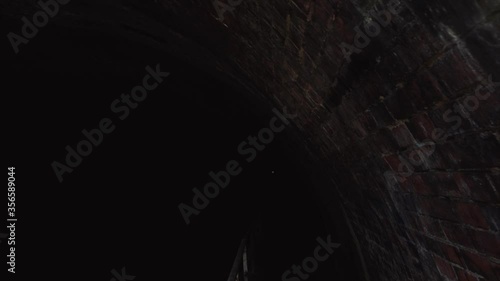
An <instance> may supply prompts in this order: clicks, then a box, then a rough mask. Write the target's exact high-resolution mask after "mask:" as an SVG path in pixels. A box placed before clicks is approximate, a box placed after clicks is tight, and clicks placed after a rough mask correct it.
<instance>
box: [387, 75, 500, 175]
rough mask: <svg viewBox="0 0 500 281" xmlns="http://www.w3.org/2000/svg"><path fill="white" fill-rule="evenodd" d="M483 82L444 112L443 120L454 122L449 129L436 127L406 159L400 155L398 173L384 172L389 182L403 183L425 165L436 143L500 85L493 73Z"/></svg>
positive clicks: (456, 129)
mask: <svg viewBox="0 0 500 281" xmlns="http://www.w3.org/2000/svg"><path fill="white" fill-rule="evenodd" d="M481 80H482V84H480V85H478V86H477V87H476V89H475V91H474V94H471V95H468V96H467V97H465V98H464V99H463V102H461V103H459V102H455V103H454V104H453V109H448V110H446V111H445V112H444V113H443V116H442V118H443V120H444V121H445V122H446V123H453V125H452V126H451V127H450V128H449V130H448V131H446V130H444V129H441V128H435V129H434V130H433V131H432V132H431V134H430V135H431V139H425V140H424V141H422V144H421V145H420V146H419V147H418V148H417V149H415V150H413V151H412V152H411V153H409V155H408V159H405V158H404V157H402V156H401V155H399V161H400V163H399V165H398V168H397V173H396V172H395V171H393V170H388V171H386V172H385V173H384V177H385V179H386V181H387V182H388V183H395V182H396V181H397V182H399V183H403V182H405V181H406V178H407V177H410V176H411V175H413V173H414V172H415V167H418V166H421V165H423V164H424V163H425V162H426V160H427V159H428V158H429V157H430V156H431V155H432V154H433V153H434V152H435V149H436V143H438V144H444V143H445V142H446V140H447V139H448V138H449V137H451V136H453V135H454V133H456V132H457V131H458V130H459V128H460V127H461V126H462V124H463V119H467V118H469V117H470V114H471V113H472V112H474V111H476V110H477V109H479V106H480V102H481V101H485V100H487V99H488V98H489V97H491V95H492V94H493V93H494V92H495V88H498V87H500V83H499V82H493V77H492V75H489V76H488V81H486V82H485V79H484V78H483V79H481Z"/></svg>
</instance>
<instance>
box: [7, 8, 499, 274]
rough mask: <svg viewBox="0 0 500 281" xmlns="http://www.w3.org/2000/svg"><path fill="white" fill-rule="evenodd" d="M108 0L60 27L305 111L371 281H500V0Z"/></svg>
mask: <svg viewBox="0 0 500 281" xmlns="http://www.w3.org/2000/svg"><path fill="white" fill-rule="evenodd" d="M28 2H30V1H24V2H23V1H19V2H16V3H11V4H5V6H6V8H8V9H11V11H12V12H11V14H10V16H11V17H12V18H18V17H19V16H20V15H21V14H20V12H18V11H21V10H23V11H25V12H26V13H27V14H31V13H29V12H28V11H29V9H30V7H31V6H29V4H26V5H27V6H23V5H24V3H28ZM97 2H98V1H88V2H87V3H85V4H82V3H74V5H73V6H71V5H68V6H67V8H66V9H65V11H64V12H62V13H61V14H60V15H58V17H59V18H58V19H57V20H55V21H54V22H53V24H54V25H61V26H71V27H75V28H86V29H107V30H113V31H114V32H117V33H123V34H126V35H127V36H128V37H129V38H134V39H135V40H138V41H141V42H143V43H145V44H148V45H151V46H153V47H154V48H159V49H162V48H166V49H168V50H169V51H170V52H172V53H174V54H178V55H179V56H183V57H185V58H186V59H187V60H189V61H191V62H193V63H198V62H204V64H203V65H201V66H200V67H203V68H206V69H209V70H211V71H213V72H215V73H219V74H220V75H221V76H229V77H230V78H232V79H233V80H235V81H238V82H239V83H240V84H242V85H245V86H246V87H247V89H248V90H249V91H250V92H252V93H253V94H254V95H256V96H258V98H259V99H262V100H264V101H266V102H267V103H269V104H270V105H271V106H275V107H279V108H283V107H287V108H288V109H289V110H290V111H291V112H294V113H296V114H297V115H298V117H297V118H296V119H294V121H295V123H294V134H295V138H293V139H291V140H290V143H291V146H292V147H300V148H301V151H304V154H303V155H302V156H301V157H304V159H305V163H307V164H304V167H305V168H306V169H307V170H308V171H309V175H310V176H311V177H314V178H315V179H317V180H316V182H315V184H314V188H315V189H316V192H317V194H318V198H320V199H321V202H322V204H323V210H324V212H325V214H327V215H329V216H330V217H331V218H332V222H331V223H332V224H335V222H334V218H336V219H346V221H347V222H348V229H349V233H350V235H351V236H352V239H353V241H354V244H355V245H357V251H358V253H359V254H360V256H361V257H362V258H361V264H362V267H363V268H364V276H365V278H366V279H367V280H500V236H499V231H500V208H499V204H500V167H499V166H500V144H499V141H500V132H499V125H500V124H499V120H500V118H499V117H500V114H499V111H500V110H499V109H500V108H499V106H500V104H499V102H500V98H499V93H500V89H499V87H498V86H499V84H498V83H497V82H496V81H500V76H499V75H498V73H499V70H500V55H499V54H500V13H499V12H500V1H495V0H481V1H479V0H478V1H445V0H443V1H430V0H423V1H410V0H402V1H401V3H399V2H397V1H393V2H391V1H356V0H353V1H335V0H331V1H327V0H316V1H301V0H296V1H285V0H283V1H282V0H276V1H260V2H259V1H250V0H243V1H232V2H231V3H233V4H234V7H233V8H232V11H226V12H224V15H223V16H224V19H223V20H221V19H220V18H219V15H220V11H219V13H218V12H217V10H216V9H215V7H214V3H211V2H210V1H201V0H199V1H194V0H193V1H186V0H168V1H167V0H163V1H151V2H147V3H145V2H140V1H125V0H123V1H118V0H117V1H107V2H105V4H103V3H97ZM236 2H238V3H236ZM222 3H226V2H222ZM93 5H99V7H100V9H94V6H93ZM103 7H104V8H103ZM106 7H107V8H106ZM226 8H227V7H226ZM33 9H34V8H33ZM86 9H87V10H88V11H91V12H89V13H85V12H84V11H85V10H86ZM111 10H113V12H109V11H111ZM33 11H35V10H33ZM107 12H109V17H108V18H109V19H108V20H103V17H99V14H106V13H107ZM388 15H389V16H388ZM384 16H385V17H384ZM371 18H372V19H376V20H379V24H377V25H373V24H371V25H370V19H371ZM377 18H378V19H377ZM384 25H385V26H384ZM367 29H368V30H367ZM367 33H371V34H372V35H373V36H372V37H370V36H369V35H368V34H367ZM170 40H176V42H178V44H177V45H175V46H172V45H168V44H166V42H169V41H170ZM346 52H352V54H351V55H350V56H346ZM445 134H447V136H444V135H445ZM339 210H341V212H340V213H339ZM339 214H340V215H339Z"/></svg>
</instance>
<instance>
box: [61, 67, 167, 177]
mask: <svg viewBox="0 0 500 281" xmlns="http://www.w3.org/2000/svg"><path fill="white" fill-rule="evenodd" d="M146 71H147V72H148V74H146V75H145V76H144V77H143V79H142V85H139V86H135V87H134V88H132V90H131V92H130V94H121V96H120V98H119V99H115V100H114V101H113V102H112V103H111V105H110V108H111V111H112V112H113V113H116V114H118V119H119V120H121V121H123V120H125V119H126V118H127V117H128V116H129V115H130V112H131V110H133V109H136V108H137V107H138V106H139V103H140V102H143V101H144V100H145V99H146V98H147V97H148V92H150V91H153V90H155V89H156V88H157V87H158V86H159V85H160V83H162V82H163V80H164V79H165V78H166V77H168V76H169V75H170V73H169V72H162V71H161V70H160V64H157V65H156V68H155V69H153V68H152V67H150V66H149V65H148V66H146ZM115 128H116V126H115V125H114V124H113V120H111V118H102V119H101V121H100V122H99V125H98V128H95V129H91V130H87V129H83V130H82V135H83V136H84V137H85V138H84V139H83V140H81V141H80V142H78V143H77V144H76V149H75V148H73V147H71V146H70V145H67V146H66V147H65V149H66V152H67V154H66V158H65V164H62V163H60V162H58V161H53V162H52V164H51V166H52V169H53V170H54V173H55V175H56V177H57V179H58V180H59V182H60V183H61V182H62V181H63V175H64V174H65V173H71V172H73V169H74V168H76V167H78V166H79V165H80V164H81V163H82V160H83V157H87V156H89V155H90V154H91V153H92V150H93V148H94V147H98V146H99V145H100V144H101V143H102V142H103V140H104V135H105V134H110V133H111V132H113V131H114V130H115Z"/></svg>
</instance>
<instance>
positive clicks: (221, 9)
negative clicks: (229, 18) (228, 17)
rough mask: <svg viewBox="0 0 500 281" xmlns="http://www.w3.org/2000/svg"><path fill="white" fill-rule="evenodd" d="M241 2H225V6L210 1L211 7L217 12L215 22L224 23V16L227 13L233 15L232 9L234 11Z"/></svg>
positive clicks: (220, 2) (221, 3)
mask: <svg viewBox="0 0 500 281" xmlns="http://www.w3.org/2000/svg"><path fill="white" fill-rule="evenodd" d="M241 2H243V0H227V4H226V3H224V2H222V1H220V0H214V1H212V5H213V6H214V9H215V11H216V12H217V17H218V18H217V20H218V21H220V22H222V21H224V14H225V13H226V12H227V11H229V12H231V13H233V12H234V9H236V7H238V6H239V5H240V4H241Z"/></svg>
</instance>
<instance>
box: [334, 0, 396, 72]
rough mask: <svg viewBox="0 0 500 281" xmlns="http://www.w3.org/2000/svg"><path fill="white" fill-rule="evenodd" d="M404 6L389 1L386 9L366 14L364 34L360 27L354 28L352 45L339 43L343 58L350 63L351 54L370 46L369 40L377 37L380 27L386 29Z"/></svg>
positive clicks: (394, 1)
mask: <svg viewBox="0 0 500 281" xmlns="http://www.w3.org/2000/svg"><path fill="white" fill-rule="evenodd" d="M403 9H404V6H403V5H402V4H401V2H400V0H391V1H390V2H389V3H388V9H387V10H383V11H375V10H370V11H369V12H368V13H369V14H370V16H371V18H369V19H367V21H366V22H365V23H364V25H363V29H364V31H365V32H363V31H362V30H361V25H358V26H356V27H355V28H354V31H356V34H355V35H354V42H353V43H354V45H351V44H347V43H345V42H342V43H340V45H339V48H340V49H341V50H342V53H343V54H344V58H345V59H346V60H347V62H351V55H352V54H353V53H356V54H359V53H361V50H362V49H364V48H366V47H367V46H368V45H370V42H371V39H370V37H371V38H374V37H376V36H378V35H379V34H380V32H381V30H382V28H381V26H382V27H386V26H387V25H389V23H390V22H391V21H392V17H393V15H394V16H395V15H397V14H399V13H401V12H402V11H403Z"/></svg>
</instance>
